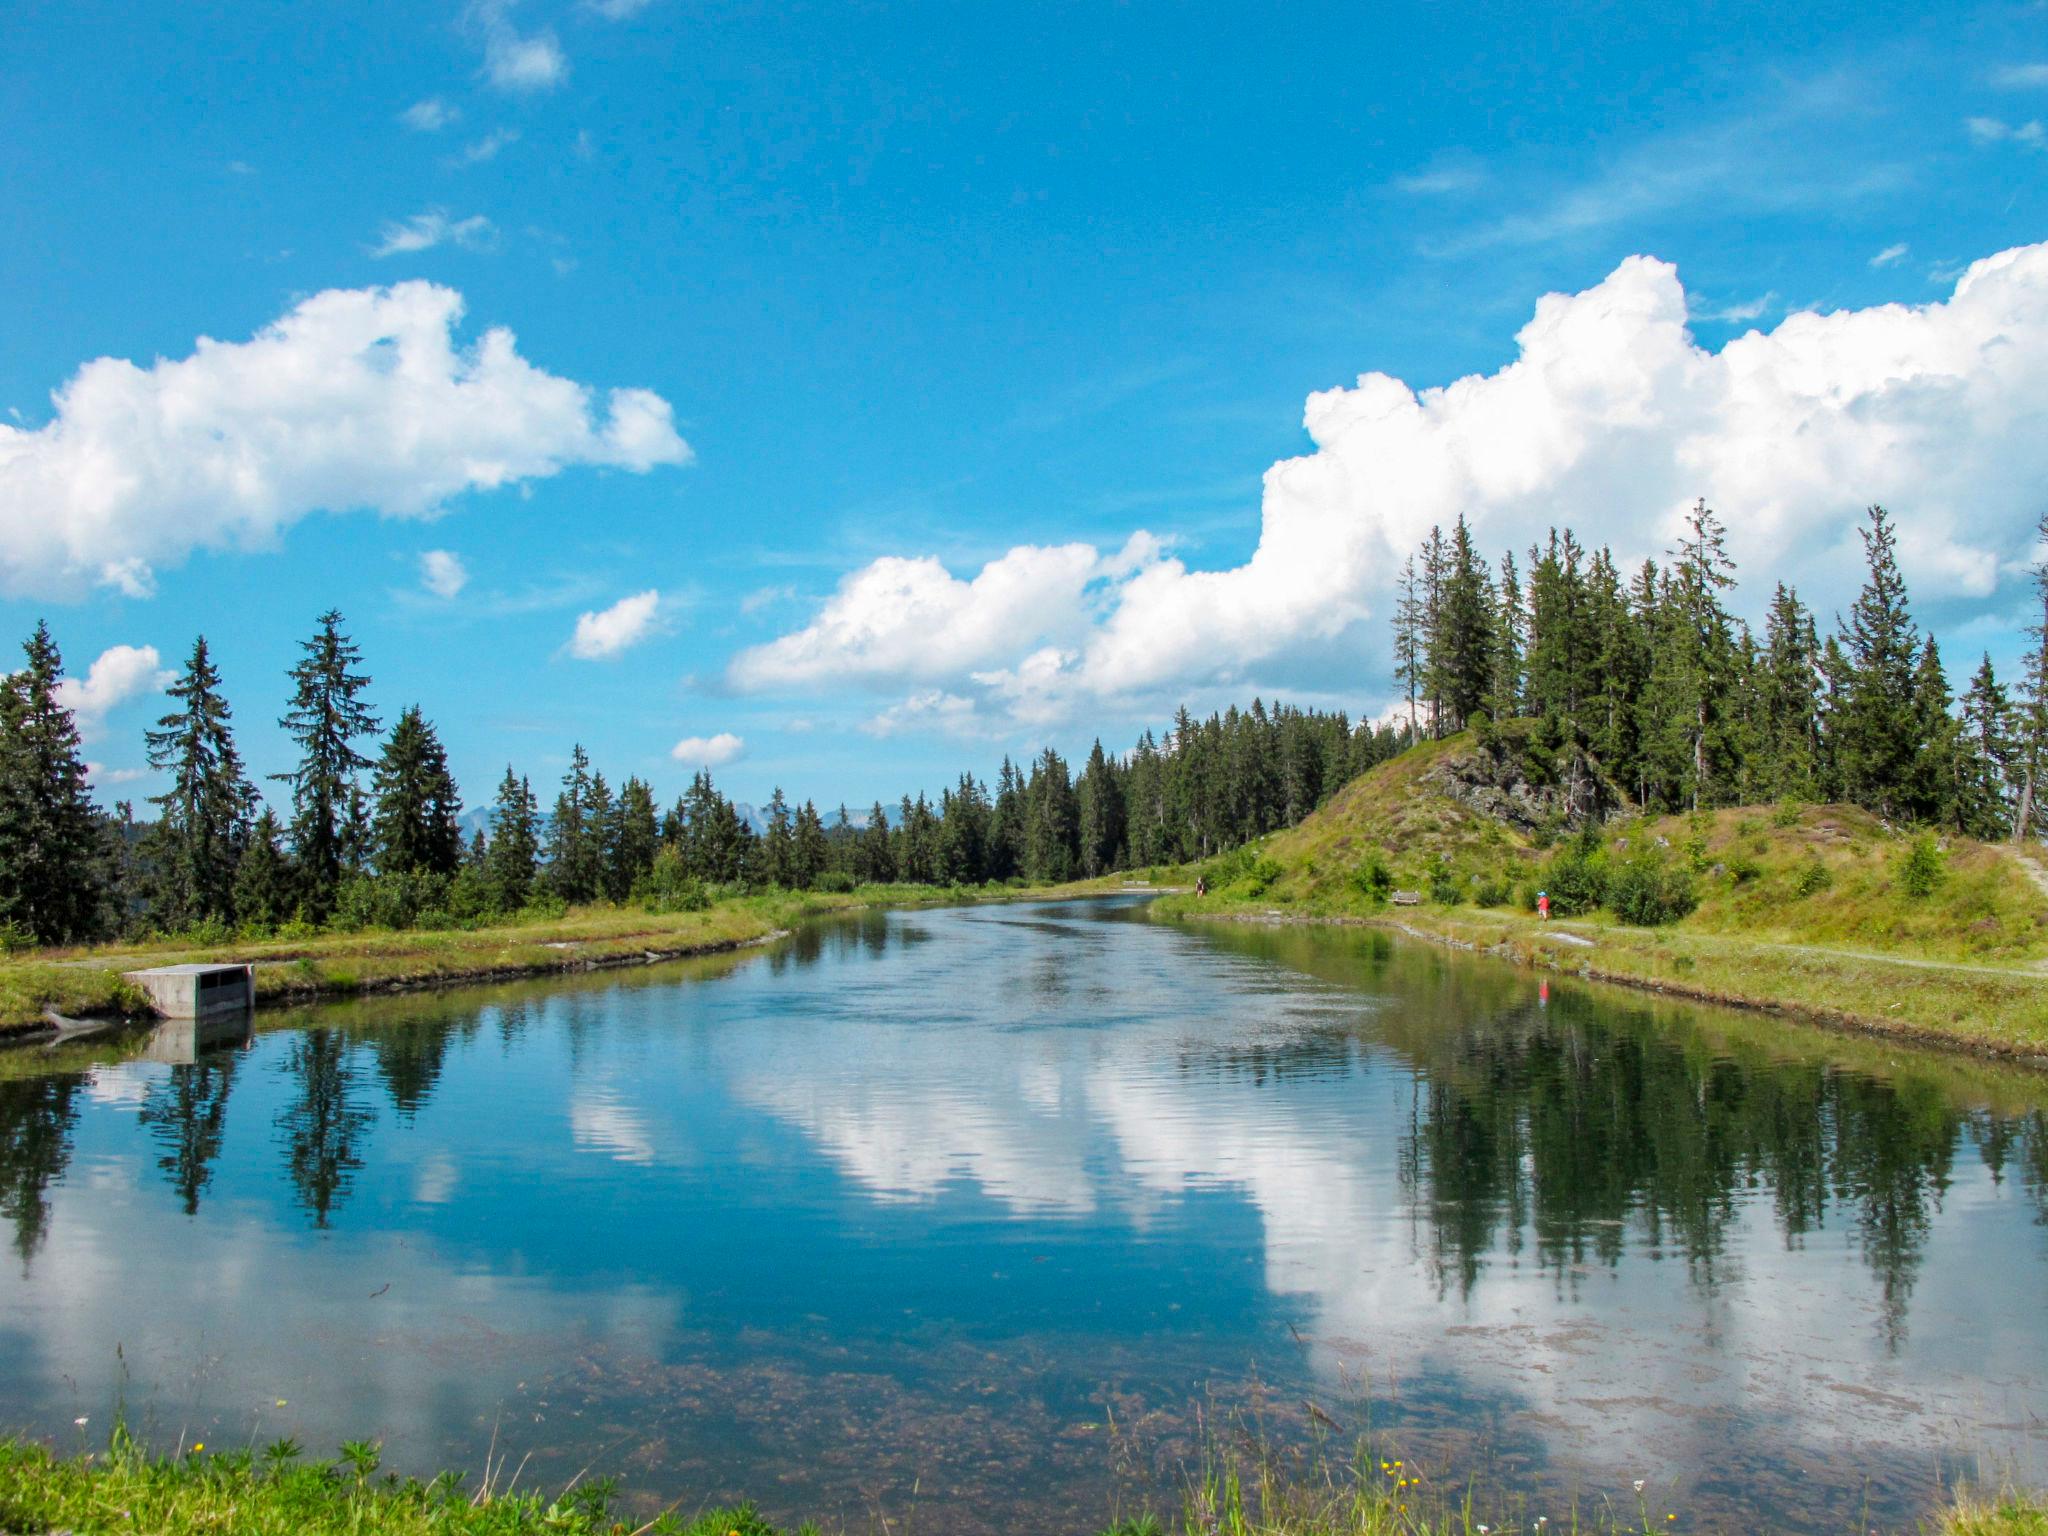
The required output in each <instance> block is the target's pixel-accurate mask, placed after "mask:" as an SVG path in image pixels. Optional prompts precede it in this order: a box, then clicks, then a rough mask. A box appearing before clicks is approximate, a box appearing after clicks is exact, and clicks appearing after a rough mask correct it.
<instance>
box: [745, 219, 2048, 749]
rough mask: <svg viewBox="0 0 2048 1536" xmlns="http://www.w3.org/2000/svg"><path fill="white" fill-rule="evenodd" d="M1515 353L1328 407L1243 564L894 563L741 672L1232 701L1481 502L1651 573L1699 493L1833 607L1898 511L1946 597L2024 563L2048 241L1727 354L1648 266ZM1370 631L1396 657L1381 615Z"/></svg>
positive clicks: (1272, 479) (2038, 463)
mask: <svg viewBox="0 0 2048 1536" xmlns="http://www.w3.org/2000/svg"><path fill="white" fill-rule="evenodd" d="M1516 340H1517V343H1518V346H1519V352H1518V355H1517V356H1516V358H1515V359H1514V360H1513V361H1512V362H1510V363H1508V364H1507V365H1506V366H1504V367H1502V368H1501V369H1500V370H1499V371H1498V372H1495V373H1492V374H1486V375H1474V376H1472V377H1468V378H1463V379H1459V380H1457V381H1456V382H1454V383H1451V384H1449V385H1445V386H1442V387H1439V388H1430V389H1423V390H1420V391H1417V390H1415V389H1413V388H1411V387H1410V386H1409V385H1407V384H1405V383H1403V382H1402V381H1401V380H1399V379H1396V378H1392V377H1390V376H1388V375H1386V374H1383V373H1369V374H1366V375H1364V376H1362V377H1361V378H1360V379H1359V380H1358V382H1357V383H1356V384H1355V385H1353V386H1351V387H1348V388H1338V389H1330V390H1325V391H1322V392H1320V393H1317V394H1314V395H1311V396H1310V397H1309V401H1308V405H1307V409H1306V411H1305V413H1304V424H1305V426H1306V428H1307V430H1308V435H1309V438H1310V440H1311V442H1312V443H1313V444H1314V451H1313V452H1311V453H1309V454H1307V455H1304V456H1303V457H1300V458H1295V459H1288V460H1285V461H1283V462H1281V463H1279V464H1275V465H1274V466H1273V467H1272V468H1271V469H1269V470H1268V471H1267V472H1266V476H1265V490H1264V497H1263V507H1262V513H1261V524H1260V533H1259V541H1258V545H1257V548H1256V549H1255V550H1254V552H1253V554H1252V556H1251V558H1250V559H1249V560H1248V561H1247V562H1246V563H1245V564H1243V565H1240V566H1236V567H1234V568H1230V569H1225V570H1211V571H1199V570H1190V569H1188V568H1187V567H1186V566H1185V565H1184V564H1183V563H1182V562H1181V561H1180V560H1178V559H1173V558H1168V557H1165V556H1163V555H1162V554H1161V552H1160V550H1159V548H1158V547H1157V546H1156V545H1155V544H1152V543H1150V542H1149V541H1146V540H1144V539H1143V538H1142V537H1141V538H1138V539H1134V540H1133V542H1132V544H1131V545H1129V546H1127V548H1126V550H1125V551H1124V553H1123V554H1122V555H1121V556H1118V557H1116V558H1115V559H1110V560H1103V559H1100V558H1098V556H1097V554H1096V551H1094V550H1093V549H1091V548H1089V547H1088V546H1085V545H1068V546H1063V547H1061V548H1059V549H1057V550H1048V549H1045V548H1041V547H1038V546H1030V545H1027V546H1022V547H1019V548H1017V549H1014V550H1012V551H1010V553H1008V554H1007V555H1004V556H1003V557H1001V558H1000V559H998V560H995V561H993V562H991V563H990V564H989V565H987V566H986V567H984V568H983V570H982V571H981V572H980V573H979V574H978V575H976V576H974V577H973V578H971V579H961V578H959V577H956V576H953V575H952V574H951V573H949V572H948V571H946V570H945V569H944V567H943V566H941V565H940V564H939V562H937V561H936V560H930V559H922V560H912V559H901V558H894V557H891V558H886V559H882V560H878V561H876V562H874V563H873V564H872V565H870V566H868V567H866V568H864V569H862V570H860V571H857V572H855V573H853V574H852V575H850V576H848V577H847V578H846V579H845V580H844V581H842V582H841V584H840V586H839V590H838V591H837V593H836V594H835V595H834V596H833V597H832V598H831V599H829V600H828V601H827V602H826V603H825V604H824V606H823V608H822V609H821V610H820V611H819V613H818V615H817V617H816V618H815V619H814V620H813V621H812V622H811V623H810V624H808V625H807V626H805V627H804V628H803V629H801V630H798V631H796V632H795V633H792V634H789V635H785V636H783V637H782V638H781V639H778V640H775V641H773V642H770V643H769V644H767V645H764V646H760V647H757V648H755V649H753V650H750V651H747V652H744V653H742V654H741V655H740V656H739V657H738V658H736V660H735V662H734V665H733V668H732V677H733V680H734V682H735V683H736V684H738V685H739V686H742V687H746V688H754V689H765V688H783V687H810V686H818V685H822V684H825V683H828V682H841V681H853V682H866V683H870V684H873V685H876V686H878V687H881V686H895V687H901V686H903V685H905V684H910V685H921V686H922V687H923V688H925V689H927V690H929V689H938V690H940V691H941V692H942V693H950V694H953V695H956V696H959V697H963V698H970V699H974V698H986V699H987V700H988V701H989V702H991V703H999V704H1000V705H1002V706H1003V707H1004V708H1005V709H1007V710H1008V711H1009V713H1010V714H1011V716H1012V717H1013V718H1016V719H1020V720H1024V721H1034V720H1045V719H1051V718H1055V717H1056V716H1057V715H1058V714H1059V713H1060V712H1061V711H1062V710H1063V709H1065V708H1067V707H1070V706H1071V704H1072V703H1073V702H1074V701H1075V700H1076V699H1080V698H1093V699H1098V700H1099V699H1115V698H1133V697H1137V696H1140V695H1145V696H1148V697H1149V696H1151V695H1154V694H1156V693H1158V692H1161V691H1164V690H1168V689H1184V688H1189V687H1193V686H1200V685H1202V684H1204V683H1209V682H1230V681H1232V680H1233V679H1235V678H1240V677H1242V676H1243V675H1244V673H1245V670H1246V669H1247V668H1248V667H1250V666H1253V665H1256V664H1258V663H1261V662H1263V661H1266V660H1268V659H1270V658H1274V657H1277V656H1281V655H1283V654H1286V653H1292V654H1299V653H1300V652H1301V651H1302V650H1303V649H1305V648H1307V647H1312V646H1315V645H1319V644H1326V643H1328V642H1330V641H1333V640H1335V639H1337V638H1338V637H1339V636H1340V635H1343V634H1344V633H1345V631H1346V630H1347V629H1350V628H1351V627H1352V626H1354V625H1356V624H1358V623H1359V622H1360V621H1361V620H1365V619H1367V618H1369V617H1373V616H1375V615H1381V614H1384V612H1385V610H1386V598H1387V595H1388V593H1389V591H1390V589H1391V586H1392V583H1393V579H1394V577H1395V575H1396V573H1397V572H1398V570H1399V567H1400V565H1401V562H1402V560H1403V559H1404V558H1405V557H1406V555H1407V554H1408V553H1409V552H1410V551H1411V550H1413V549H1414V548H1415V546H1416V544H1417V543H1418V542H1419V541H1420V540H1421V539H1422V537H1423V536H1424V535H1425V534H1426V533H1427V532H1428V530H1429V528H1430V526H1431V525H1432V524H1443V525H1446V526H1448V525H1449V524H1450V523H1451V522H1452V521H1453V520H1454V519H1455V518H1456V517H1457V516H1458V515H1459V514H1460V513H1463V514H1465V515H1466V516H1467V517H1468V518H1469V519H1470V520H1471V522H1472V524H1473V527H1474V530H1475V533H1476V535H1477V537H1478V538H1479V540H1480V541H1481V544H1482V547H1484V548H1486V549H1487V550H1489V551H1494V550H1497V549H1499V548H1502V547H1513V548H1516V549H1520V548H1522V547H1523V546H1525V545H1527V544H1528V543H1529V541H1530V540H1531V539H1532V538H1534V537H1536V536H1538V535H1539V534H1540V533H1541V532H1542V530H1543V529H1544V528H1545V527H1547V526H1549V525H1551V524H1553V523H1555V524H1565V523H1569V524H1570V525H1572V526H1573V527H1574V528H1575V529H1577V530H1578V532H1579V534H1580V535H1581V537H1582V538H1584V539H1587V540H1589V541H1590V542H1592V543H1594V544H1611V545H1612V546H1613V547H1614V549H1615V552H1616V555H1617V557H1619V558H1622V559H1639V558H1641V557H1642V556H1645V555H1660V554H1661V553H1662V552H1663V551H1664V550H1665V549H1666V548H1668V547H1669V545H1670V543H1671V542H1672V537H1673V535H1674V533H1675V530H1676V524H1677V518H1678V515H1679V514H1680V512H1681V511H1682V509H1683V508H1685V507H1686V506H1688V505H1689V504H1690V503H1691V501H1692V500H1693V498H1694V497H1696V496H1704V497H1706V498H1707V499H1708V501H1709V502H1710V503H1711V504H1712V505H1713V506H1715V507H1716V508H1717V509H1718V510H1719V511H1720V512H1721V513H1722V514H1723V516H1724V517H1725V518H1726V519H1727V521H1728V523H1729V526H1730V543H1731V548H1732V550H1733V552H1734V554H1735V556H1736V558H1737V559H1738V561H1739V562H1740V563H1741V566H1742V570H1743V573H1744V574H1746V575H1747V577H1748V579H1749V582H1750V585H1751V587H1752V588H1761V592H1763V593H1767V591H1768V587H1767V586H1765V585H1763V584H1765V583H1768V582H1769V581H1771V580H1773V579H1776V578H1778V577H1783V578H1785V579H1787V580H1794V581H1797V582H1798V583H1799V584H1800V585H1801V586H1802V588H1803V589H1804V590H1805V592H1806V595H1807V597H1808V598H1809V600H1810V601H1814V602H1816V603H1817V604H1818V605H1820V606H1821V607H1822V610H1823V611H1826V607H1827V606H1828V605H1830V604H1832V603H1834V602H1837V601H1840V600H1843V599H1845V598H1846V596H1847V595H1848V594H1849V593H1850V592H1852V591H1853V589H1854V585H1855V581H1856V578H1857V573H1858V572H1859V571H1860V567H1861V559H1860V554H1859V551H1858V545H1857V543H1856V539H1855V535H1854V529H1855V526H1856V524H1857V522H1858V520H1859V519H1860V517H1861V515H1862V509H1863V508H1864V506H1865V505H1866V504H1867V503H1870V502H1873V501H1882V502H1884V503H1886V504H1887V505H1889V506H1890V507H1891V508H1892V509H1893V510H1894V512H1895V513H1897V514H1898V516H1899V519H1900V523H1901V527H1902V559H1903V562H1904V564H1905V568H1906V572H1907V575H1908V577H1909V578H1910V579H1911V581H1912V583H1913V588H1914V592H1915V593H1916V595H1918V596H1921V597H1944V596H1979V597H1981V596H1984V595H1986V594H1989V593H1990V592H1991V590H1992V589H1993V587H1994V585H1995V583H1996V581H1997V580H1998V578H1999V575H2000V573H2001V570H2004V569H2009V568H2010V566H2011V563H2012V562H2013V561H2014V560H2015V559H2016V558H2018V557H2020V556H2021V555H2022V554H2023V552H2024V549H2025V547H2026V545H2027V544H2028V541H2029V534H2030V530H2031V527H2032V523H2033V519H2034V517H2035V515H2036V514H2037V513H2038V511H2039V505H2038V498H2039V492H2040V486H2041V485H2042V484H2043V483H2044V481H2048V245H2040V246H2027V247H2021V248H2017V249H2014V250H2009V251H2005V252H2002V253H2000V254H1998V255H1996V256H1992V257H1988V258H1986V259H1985V260H1982V261H1979V262H1977V263H1975V264H1973V265H1972V266H1971V267H1970V268H1969V270H1968V271H1967V272H1965V273H1963V274H1962V275H1961V277H1960V278H1959V280H1958V281H1957V283H1956V287H1955V291H1954V293H1953V294H1952V295H1951V296H1950V297H1949V298H1948V299H1946V300H1944V301H1941V302H1937V303H1932V304H1925V305H1903V304H1885V305H1878V306H1874V307H1872V308H1869V309H1863V310H1845V311H1837V312H1834V313H1828V314H1822V313H1817V312H1812V311H1804V312H1800V313H1795V314H1792V315H1790V316H1788V317H1786V318H1785V319H1784V320H1783V321H1781V322H1780V323H1779V324H1778V325H1777V326H1776V327H1775V328H1773V329H1772V330H1770V331H1769V332H1758V331H1751V332H1749V333H1748V334H1746V335H1744V336H1742V337H1740V338H1738V339H1736V340H1734V341H1731V342H1729V343H1728V344H1727V345H1726V346H1725V347H1723V348H1722V349H1721V350H1720V351H1718V352H1710V351H1707V350H1705V349H1703V348H1702V347H1700V346H1699V345H1697V344H1696V343H1695V342H1694V340H1693V338H1692V336H1691V334H1690V333H1689V332H1688V330H1687V329H1686V294H1685V291H1684V289H1683V287H1682V286H1681V285H1680V283H1679V280H1678V274H1677V272H1676V270H1675V269H1674V268H1672V267H1671V266H1669V265H1667V264H1666V263H1664V262H1660V261H1656V260H1653V259H1651V258H1649V257H1643V256H1636V257H1631V258H1629V259H1628V260H1626V261H1624V262H1622V263H1621V265H1620V266H1618V267H1617V268H1615V270H1614V271H1613V272H1612V273H1611V274H1610V275H1609V276H1608V277H1607V278H1606V279H1605V280H1604V281H1603V282H1601V283H1599V284H1597V285H1596V286H1594V287H1592V288H1589V289H1587V290H1585V291H1584V292H1581V293H1576V294H1563V293H1554V294H1550V295H1547V296H1546V297H1544V298H1543V299H1542V300H1540V301H1539V302H1538V304H1537V306H1536V312H1535V315H1534V318H1532V319H1531V320H1530V321H1529V323H1528V324H1527V325H1525V326H1524V327H1523V328H1522V330H1521V331H1520V332H1519V333H1518V335H1517V338H1516ZM1760 600H1761V595H1760V594H1759V601H1760ZM1362 634H1363V637H1364V640H1363V643H1365V644H1366V645H1369V646H1371V647H1373V648H1375V649H1376V648H1378V646H1379V645H1380V643H1381V637H1380V635H1379V626H1377V625H1374V626H1372V627H1371V628H1369V629H1368V630H1366V631H1363V632H1362ZM1346 643H1347V644H1353V643H1358V642H1357V641H1354V640H1352V639H1350V638H1348V637H1347V640H1346ZM894 718H901V716H900V715H899V716H896V717H894Z"/></svg>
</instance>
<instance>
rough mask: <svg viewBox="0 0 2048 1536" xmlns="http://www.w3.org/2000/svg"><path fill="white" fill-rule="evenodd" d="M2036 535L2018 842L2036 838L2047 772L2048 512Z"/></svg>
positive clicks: (2023, 689) (2019, 751) (2020, 726)
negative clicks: (2036, 806) (2039, 802)
mask: <svg viewBox="0 0 2048 1536" xmlns="http://www.w3.org/2000/svg"><path fill="white" fill-rule="evenodd" d="M2034 534H2035V539H2036V547H2037V548H2039V549H2041V550H2043V551H2044V553H2043V554H2042V555H2041V556H2040V557H2039V558H2037V559H2036V560H2035V562H2034V570H2033V578H2034V605H2033V613H2034V621H2033V622H2032V623H2031V624H2029V625H2028V626H2027V637H2028V638H2029V639H2031V640H2032V641H2033V642H2034V644H2033V648H2032V649H2031V650H2029V651H2028V652H2027V659H2026V667H2027V672H2026V677H2025V680H2024V681H2023V682H2022V683H2021V685H2020V697H2019V708H2018V710H2017V711H2016V718H2015V722H2014V727H2015V728H2014V744H2013V757H2014V761H2015V764H2016V766H2017V769H2018V773H2019V781H2020V782H2019V792H2018V797H2017V803H2016V804H2015V805H2014V807H2013V816H2012V840H2013V841H2014V842H2016V843H2023V842H2025V841H2026V840H2027V839H2028V838H2029V837H2031V836H2032V835H2033V831H2034V822H2035V820H2036V817H2035V814H2034V801H2035V797H2036V796H2037V795H2038V794H2039V793H2040V790H2041V776H2042V773H2043V771H2044V770H2048V512H2043V513H2042V514H2041V517H2040V521H2039V522H2038V523H2036V524H2035V527H2034Z"/></svg>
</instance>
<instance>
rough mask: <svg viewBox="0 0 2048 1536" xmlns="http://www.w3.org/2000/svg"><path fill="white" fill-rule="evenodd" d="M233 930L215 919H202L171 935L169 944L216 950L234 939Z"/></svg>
mask: <svg viewBox="0 0 2048 1536" xmlns="http://www.w3.org/2000/svg"><path fill="white" fill-rule="evenodd" d="M234 936H235V935H234V930H233V929H231V928H229V927H228V925H227V924H226V923H224V922H222V921H221V920H220V919H219V918H217V917H202V918H201V919H199V921H198V922H196V923H188V924H187V925H186V926H185V927H183V928H180V929H179V930H178V931H177V932H176V933H174V934H172V935H171V936H170V937H171V942H172V943H174V944H181V945H184V946H186V947H187V948H190V949H218V948H220V946H221V945H223V944H226V943H227V942H229V941H230V940H231V939H233V938H234Z"/></svg>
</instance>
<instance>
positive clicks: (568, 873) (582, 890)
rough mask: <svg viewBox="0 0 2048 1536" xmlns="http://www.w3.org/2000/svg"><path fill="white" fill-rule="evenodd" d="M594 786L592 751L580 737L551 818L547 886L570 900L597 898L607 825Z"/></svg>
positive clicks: (579, 900)
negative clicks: (600, 810)
mask: <svg viewBox="0 0 2048 1536" xmlns="http://www.w3.org/2000/svg"><path fill="white" fill-rule="evenodd" d="M594 787H595V781H594V780H593V779H592V778H591V773H590V754H589V753H587V752H585V751H584V750H583V743H582V742H580V741H579V742H578V743H576V745H575V747H574V748H572V749H571V751H570V753H569V771H568V772H567V773H565V774H563V775H562V789H561V793H559V794H558V795H556V796H555V810H554V814H553V815H552V816H550V817H549V818H548V835H547V850H548V888H549V889H550V890H552V891H553V892H554V893H555V894H556V895H557V896H559V897H561V898H562V900H564V901H568V902H581V901H593V900H595V899H596V897H597V893H598V885H599V883H600V881H601V880H602V878H603V871H604V865H603V837H604V826H603V823H602V821H601V820H600V819H599V818H598V816H597V815H596V809H597V808H596V806H595V805H594V804H593V803H592V799H593V797H592V790H593V789H594Z"/></svg>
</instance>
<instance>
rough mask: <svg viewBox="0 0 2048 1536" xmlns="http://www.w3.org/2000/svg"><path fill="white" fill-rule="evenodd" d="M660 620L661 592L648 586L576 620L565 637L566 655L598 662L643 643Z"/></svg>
mask: <svg viewBox="0 0 2048 1536" xmlns="http://www.w3.org/2000/svg"><path fill="white" fill-rule="evenodd" d="M660 618H661V593H660V592H659V591H658V590H657V589H655V588H653V587H649V588H648V589H647V590H646V591H645V592H636V593H634V594H633V596H631V597H622V598H620V599H619V600H618V601H617V602H616V603H613V604H612V605H611V607H609V608H602V609H599V610H598V611H597V612H595V613H585V614H581V615H579V616H578V617H577V620H576V633H575V634H574V635H572V636H570V637H569V654H570V655H571V656H574V657H575V658H576V659H577V660H579V661H600V660H602V659H604V658H605V657H607V656H616V655H618V654H619V653H620V652H621V651H624V650H627V649H630V648H631V647H633V646H636V645H638V644H639V643H640V642H641V641H642V640H645V639H646V638H647V637H648V636H649V635H651V634H653V633H654V631H655V626H656V624H657V623H658V622H659V620H660Z"/></svg>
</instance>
